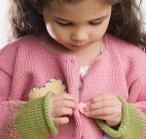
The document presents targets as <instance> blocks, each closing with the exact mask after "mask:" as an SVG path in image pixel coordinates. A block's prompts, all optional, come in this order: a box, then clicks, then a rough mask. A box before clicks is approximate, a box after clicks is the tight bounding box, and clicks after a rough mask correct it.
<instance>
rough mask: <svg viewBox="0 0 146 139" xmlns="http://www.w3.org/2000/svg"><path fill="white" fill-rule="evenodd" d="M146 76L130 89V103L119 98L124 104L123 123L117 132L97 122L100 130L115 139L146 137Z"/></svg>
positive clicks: (135, 82) (136, 81)
mask: <svg viewBox="0 0 146 139" xmlns="http://www.w3.org/2000/svg"><path fill="white" fill-rule="evenodd" d="M145 83H146V76H145V74H143V75H142V76H141V77H139V78H138V79H136V80H135V81H134V82H133V84H132V85H131V86H130V89H129V98H128V101H126V100H124V99H123V98H122V97H119V96H118V98H119V100H120V101H121V102H122V107H123V115H122V121H121V124H120V126H119V128H118V129H117V130H114V129H112V128H111V127H109V126H107V125H106V124H105V122H104V121H101V120H97V121H96V122H97V124H98V125H99V126H100V128H101V129H102V130H103V131H104V132H105V133H106V134H107V135H109V136H110V137H112V138H114V139H126V138H127V139H141V138H143V137H146V85H145Z"/></svg>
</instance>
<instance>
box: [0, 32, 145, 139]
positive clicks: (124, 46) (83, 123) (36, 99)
mask: <svg viewBox="0 0 146 139" xmlns="http://www.w3.org/2000/svg"><path fill="white" fill-rule="evenodd" d="M104 46H105V48H104V51H103V53H102V54H101V55H100V56H98V57H97V58H96V59H95V61H94V62H93V63H92V64H91V65H90V68H89V70H88V72H87V74H86V75H85V76H84V77H83V78H82V81H83V86H82V91H81V96H80V97H79V93H78V86H79V76H80V62H79V59H78V58H77V57H76V56H74V55H71V54H55V53H51V52H49V51H48V50H47V48H45V47H44V46H43V45H42V44H41V43H40V41H39V40H38V39H37V37H36V36H33V35H29V36H25V37H21V38H19V39H17V40H15V41H13V42H10V43H8V44H7V45H6V46H5V47H4V48H3V49H1V51H0V139H102V138H103V132H105V133H106V134H107V135H108V136H110V137H111V138H114V139H139V138H141V137H144V136H146V134H145V133H146V54H145V53H144V52H143V51H142V50H140V49H139V48H137V47H135V46H134V45H131V44H128V43H127V42H125V41H122V40H120V39H117V38H115V37H113V36H112V35H110V34H106V35H105V36H104ZM63 91H64V92H66V93H70V94H71V95H73V96H74V97H75V98H76V102H77V103H78V104H80V103H86V102H87V101H88V100H89V99H91V98H92V97H94V96H97V95H98V94H100V93H114V94H115V95H117V97H118V98H119V100H120V101H121V102H122V112H123V115H122V121H121V123H120V125H119V127H118V129H113V128H111V127H109V126H108V125H106V124H105V122H104V121H102V120H95V119H91V118H88V117H86V116H84V115H83V114H82V113H81V112H80V110H79V109H76V110H75V111H74V113H73V115H72V116H70V121H69V123H68V124H64V125H60V126H59V127H57V126H56V125H55V124H54V122H53V120H52V117H51V115H50V112H49V109H48V107H49V100H50V98H51V96H52V95H55V94H56V93H58V92H63Z"/></svg>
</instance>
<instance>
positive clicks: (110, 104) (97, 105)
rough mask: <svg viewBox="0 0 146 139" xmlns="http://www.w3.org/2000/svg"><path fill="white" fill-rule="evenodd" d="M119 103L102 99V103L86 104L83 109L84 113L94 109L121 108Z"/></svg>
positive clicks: (114, 100)
mask: <svg viewBox="0 0 146 139" xmlns="http://www.w3.org/2000/svg"><path fill="white" fill-rule="evenodd" d="M121 105H122V104H121V102H120V101H119V100H116V99H104V100H102V101H97V102H95V103H87V106H86V107H85V110H86V111H92V110H96V109H101V108H105V107H115V106H116V107H117V106H119V107H121Z"/></svg>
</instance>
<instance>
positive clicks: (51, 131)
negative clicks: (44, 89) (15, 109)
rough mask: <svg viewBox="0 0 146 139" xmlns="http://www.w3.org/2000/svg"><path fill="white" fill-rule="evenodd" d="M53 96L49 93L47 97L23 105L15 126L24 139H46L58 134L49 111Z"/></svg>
mask: <svg viewBox="0 0 146 139" xmlns="http://www.w3.org/2000/svg"><path fill="white" fill-rule="evenodd" d="M52 95H53V94H52V93H51V92H48V93H47V95H46V96H45V97H41V98H39V99H37V100H35V101H32V102H30V103H27V104H24V105H23V108H22V109H21V111H20V114H19V115H18V116H17V118H16V120H15V124H14V126H15V128H16V129H17V130H18V132H19V134H20V136H21V137H22V138H23V139H32V138H34V139H45V138H47V137H48V136H49V135H55V134H56V133H57V127H56V126H55V125H54V123H53V120H52V118H51V116H50V113H49V111H48V109H49V104H48V102H49V99H50V97H51V96H52ZM28 111H29V112H28Z"/></svg>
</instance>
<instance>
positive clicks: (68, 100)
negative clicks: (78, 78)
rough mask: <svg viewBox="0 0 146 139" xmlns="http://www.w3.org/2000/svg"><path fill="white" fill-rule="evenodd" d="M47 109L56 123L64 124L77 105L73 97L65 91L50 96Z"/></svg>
mask: <svg viewBox="0 0 146 139" xmlns="http://www.w3.org/2000/svg"><path fill="white" fill-rule="evenodd" d="M49 106H50V107H49V111H50V113H51V116H52V118H53V121H54V123H55V124H56V125H60V124H66V123H68V122H69V117H68V116H71V115H72V114H73V111H74V109H75V108H76V107H77V104H76V102H75V98H74V97H73V96H72V95H70V94H67V93H61V94H57V95H54V96H52V97H51V99H50V104H49Z"/></svg>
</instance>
